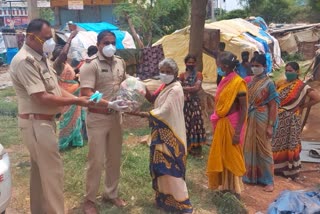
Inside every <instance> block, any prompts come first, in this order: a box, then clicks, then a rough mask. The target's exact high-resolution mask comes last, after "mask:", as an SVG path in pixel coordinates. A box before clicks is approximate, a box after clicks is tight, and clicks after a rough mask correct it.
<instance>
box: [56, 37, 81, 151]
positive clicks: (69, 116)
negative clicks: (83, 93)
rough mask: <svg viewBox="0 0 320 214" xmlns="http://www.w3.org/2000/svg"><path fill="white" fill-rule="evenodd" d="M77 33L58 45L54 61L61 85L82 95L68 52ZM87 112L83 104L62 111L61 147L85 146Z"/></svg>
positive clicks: (74, 93) (70, 91) (77, 94)
mask: <svg viewBox="0 0 320 214" xmlns="http://www.w3.org/2000/svg"><path fill="white" fill-rule="evenodd" d="M75 35H76V32H73V33H71V36H70V37H69V40H68V42H67V44H66V45H65V46H64V47H63V48H61V47H57V48H56V49H55V50H54V52H53V57H52V59H51V60H52V61H53V62H54V63H53V65H54V68H55V69H56V70H57V72H58V74H59V78H58V79H59V85H60V87H61V88H63V89H64V90H66V91H68V92H69V93H71V94H73V95H75V96H77V97H78V96H80V88H79V83H78V82H77V81H75V78H76V73H75V72H74V70H73V68H72V67H71V65H69V64H68V63H67V53H68V50H69V46H70V42H71V40H72V39H73V38H74V36H75ZM84 117H85V112H84V111H83V110H82V108H81V106H76V105H71V106H65V107H64V108H63V109H62V111H61V116H60V119H59V126H58V127H59V149H60V150H64V149H66V148H68V147H70V146H72V147H77V146H83V138H82V134H81V130H82V120H84Z"/></svg>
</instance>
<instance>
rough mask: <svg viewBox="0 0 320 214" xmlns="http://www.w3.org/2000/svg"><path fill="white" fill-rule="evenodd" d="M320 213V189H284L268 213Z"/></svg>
mask: <svg viewBox="0 0 320 214" xmlns="http://www.w3.org/2000/svg"><path fill="white" fill-rule="evenodd" d="M316 213H320V191H319V190H316V191H289V190H285V191H283V192H282V193H281V194H280V195H279V197H278V198H277V199H276V200H275V202H273V203H272V204H271V205H270V206H269V209H268V214H316Z"/></svg>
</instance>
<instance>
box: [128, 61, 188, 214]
mask: <svg viewBox="0 0 320 214" xmlns="http://www.w3.org/2000/svg"><path fill="white" fill-rule="evenodd" d="M159 69H160V79H161V81H162V82H163V84H162V85H161V87H160V88H159V89H158V90H157V91H156V92H155V93H154V94H152V95H151V94H150V92H148V91H147V94H146V98H147V99H148V100H149V101H150V102H151V103H154V109H153V110H152V111H150V112H149V113H145V112H142V113H133V114H134V115H138V116H142V117H149V119H150V126H151V128H152V132H151V138H152V139H151V145H150V174H151V177H152V187H153V189H154V191H155V200H156V205H157V207H159V208H160V209H163V210H164V211H166V212H175V213H192V210H193V208H192V205H191V203H190V200H189V195H188V189H187V185H186V182H185V173H186V159H187V143H186V127H185V121H184V115H183V106H184V96H183V89H182V86H181V84H180V82H179V81H177V77H178V66H177V64H176V62H175V61H174V60H173V59H164V60H163V61H162V62H160V64H159Z"/></svg>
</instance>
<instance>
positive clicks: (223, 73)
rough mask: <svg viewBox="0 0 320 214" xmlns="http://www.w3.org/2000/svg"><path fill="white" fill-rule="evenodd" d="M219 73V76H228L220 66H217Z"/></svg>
mask: <svg viewBox="0 0 320 214" xmlns="http://www.w3.org/2000/svg"><path fill="white" fill-rule="evenodd" d="M217 73H218V74H219V76H222V77H224V76H226V73H225V72H224V71H223V70H222V69H221V68H220V67H218V68H217Z"/></svg>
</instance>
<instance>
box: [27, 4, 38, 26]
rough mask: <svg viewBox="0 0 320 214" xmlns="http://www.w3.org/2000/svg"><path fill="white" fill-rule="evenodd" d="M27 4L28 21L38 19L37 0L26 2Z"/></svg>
mask: <svg viewBox="0 0 320 214" xmlns="http://www.w3.org/2000/svg"><path fill="white" fill-rule="evenodd" d="M27 2H28V19H29V21H31V20H33V19H36V18H39V15H40V13H39V8H38V5H37V0H27Z"/></svg>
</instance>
